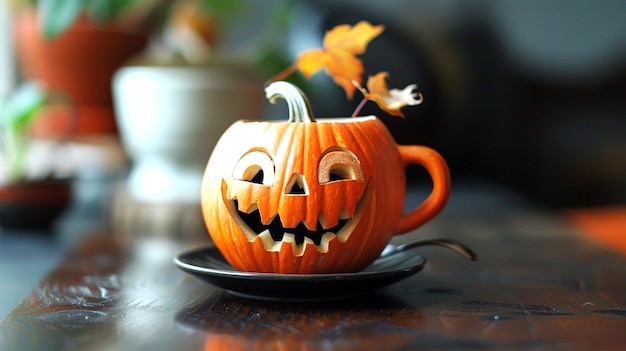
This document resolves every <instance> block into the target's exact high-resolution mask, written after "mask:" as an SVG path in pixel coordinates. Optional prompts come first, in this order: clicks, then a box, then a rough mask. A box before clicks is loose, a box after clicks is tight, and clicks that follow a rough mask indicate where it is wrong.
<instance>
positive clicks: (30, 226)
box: [0, 178, 72, 231]
mask: <svg viewBox="0 0 626 351" xmlns="http://www.w3.org/2000/svg"><path fill="white" fill-rule="evenodd" d="M71 198H72V181H71V179H70V178H53V179H42V180H26V181H21V182H17V183H11V184H4V185H1V186H0V227H1V228H3V229H7V230H33V231H48V230H50V228H51V226H52V224H53V223H54V221H55V220H56V219H57V218H58V217H59V216H60V215H61V214H62V213H63V211H65V209H66V208H67V207H68V205H69V203H70V201H71Z"/></svg>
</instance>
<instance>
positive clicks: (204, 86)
mask: <svg viewBox="0 0 626 351" xmlns="http://www.w3.org/2000/svg"><path fill="white" fill-rule="evenodd" d="M262 84H263V83H262V81H260V80H259V79H258V77H256V76H255V75H254V73H253V71H252V70H251V69H250V68H249V67H248V66H245V65H241V64H233V63H228V64H225V63H215V64H212V65H206V66H166V65H164V66H149V65H145V66H142V65H137V66H132V65H130V66H125V67H123V68H121V69H120V70H119V71H118V72H117V73H116V74H115V76H114V79H113V96H114V102H115V113H116V118H117V123H118V128H119V133H120V137H121V140H122V143H123V145H124V147H125V149H126V151H127V152H128V155H129V157H130V158H131V161H132V167H131V170H130V174H129V177H128V179H127V183H126V186H127V191H128V193H129V195H130V196H132V197H133V198H135V199H137V200H139V201H146V202H150V203H182V204H193V203H199V202H200V184H201V180H202V175H203V172H204V169H205V167H206V164H207V161H208V159H209V156H210V155H211V151H212V150H213V147H214V145H215V143H216V142H217V140H218V139H219V137H220V136H221V135H222V133H223V132H224V131H225V130H226V129H227V128H228V127H229V126H230V125H231V124H232V123H233V122H235V121H236V120H239V119H256V118H258V117H260V115H261V113H262V111H263V109H264V106H265V100H264V99H265V98H264V92H263V86H262Z"/></svg>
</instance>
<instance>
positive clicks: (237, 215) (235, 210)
mask: <svg viewBox="0 0 626 351" xmlns="http://www.w3.org/2000/svg"><path fill="white" fill-rule="evenodd" d="M225 185H226V184H225V183H224V186H225ZM227 193H228V191H227V190H226V188H224V189H223V192H222V196H223V199H224V204H225V205H226V208H227V209H228V212H229V213H230V216H231V218H232V219H233V220H234V221H235V223H236V224H237V226H238V227H239V228H240V229H241V231H242V233H243V234H244V235H245V237H246V238H247V239H248V241H250V242H253V241H255V240H260V241H261V242H262V243H263V247H264V248H265V250H266V251H280V250H281V247H282V245H283V244H285V243H290V244H291V246H292V249H293V254H294V255H295V256H302V255H303V254H304V251H305V250H306V248H307V247H308V246H309V245H307V244H311V245H313V246H314V247H315V249H316V250H317V251H319V252H322V253H323V252H328V245H329V242H330V241H331V240H333V239H335V238H336V239H337V240H339V242H341V243H344V242H346V240H348V238H349V237H350V236H351V234H352V232H353V230H354V228H355V226H356V225H357V224H358V223H359V222H360V220H361V217H362V215H363V212H364V209H365V206H364V204H366V203H368V202H369V198H370V192H369V187H367V186H366V188H365V190H364V192H363V194H362V197H361V199H360V200H358V202H357V204H356V211H355V213H354V215H353V216H352V217H350V215H349V214H348V213H347V211H346V210H345V209H344V210H343V211H342V212H341V214H340V215H339V219H338V222H337V224H335V225H334V226H332V227H328V228H326V227H324V223H325V220H324V218H323V216H322V215H320V217H319V218H318V221H317V225H316V228H315V229H309V228H307V227H306V225H305V224H304V223H303V222H300V223H299V224H298V225H297V226H296V227H294V228H289V227H287V228H285V227H284V226H283V223H282V221H281V219H280V215H279V214H276V215H275V216H274V217H273V218H272V220H271V221H270V222H269V223H263V221H262V220H261V214H260V212H259V209H258V207H257V205H256V204H252V205H251V207H249V208H248V210H247V211H241V210H240V209H239V202H238V200H237V198H236V197H233V198H231V199H230V200H228V199H227V196H226V194H227Z"/></svg>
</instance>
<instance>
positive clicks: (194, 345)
mask: <svg viewBox="0 0 626 351" xmlns="http://www.w3.org/2000/svg"><path fill="white" fill-rule="evenodd" d="M616 230H624V229H621V228H616ZM441 237H446V238H452V239H456V240H460V241H462V242H464V243H465V244H467V245H468V246H470V247H471V248H473V249H474V250H475V251H476V252H477V253H478V255H479V260H478V261H476V262H470V261H467V260H466V259H465V258H463V257H461V256H460V255H457V254H456V253H453V252H451V251H448V250H445V249H442V248H438V247H425V248H420V249H419V250H418V251H419V252H420V253H421V254H422V255H424V256H425V257H426V258H427V263H426V266H425V268H424V269H423V270H422V271H421V272H419V273H417V274H415V275H413V276H411V277H409V278H408V279H406V280H403V281H400V282H398V283H395V284H393V285H391V286H389V287H386V288H383V289H380V290H377V291H375V292H371V293H364V294H362V295H359V296H356V297H351V298H348V299H342V300H334V301H333V300H330V301H315V302H285V301H259V300H253V299H245V298H241V297H236V296H233V295H231V294H229V293H228V292H226V291H224V290H222V289H220V288H217V287H215V286H212V285H210V284H207V283H205V282H202V281H200V280H199V279H197V278H195V277H193V276H190V275H188V274H186V273H184V272H182V271H181V270H179V269H178V268H177V267H176V266H175V265H174V264H173V257H175V256H176V255H178V254H180V253H181V252H183V251H186V250H189V249H192V248H198V247H202V246H205V245H208V243H207V242H204V241H197V242H190V241H180V240H175V239H167V238H150V237H143V238H133V239H129V238H128V237H127V236H124V235H121V234H119V233H117V234H116V233H112V232H107V231H105V232H98V233H93V234H89V235H85V236H84V237H82V238H81V239H80V240H78V241H77V242H76V243H75V244H73V245H71V247H70V249H69V250H68V252H67V254H66V255H64V256H63V257H62V258H61V259H60V260H59V262H58V263H57V264H56V266H55V267H54V268H53V269H52V270H51V271H50V272H49V274H47V275H46V276H45V277H44V279H43V280H42V281H41V282H40V283H39V284H38V285H37V286H36V287H35V288H34V289H33V290H32V291H31V292H30V293H29V294H28V295H27V296H25V297H24V298H23V299H22V300H21V302H20V303H19V304H18V305H17V306H16V307H15V308H14V309H13V310H12V311H11V312H9V313H8V314H7V315H6V316H5V317H4V318H3V319H2V320H1V321H0V350H476V349H480V350H482V349H513V350H517V349H519V350H527V349H532V350H544V349H549V350H590V349H603V350H618V349H626V257H625V256H624V255H622V254H620V253H619V252H617V251H613V250H610V249H607V248H606V247H605V246H600V245H599V244H596V243H595V242H593V241H591V240H589V239H588V238H587V237H586V236H584V235H582V234H581V233H580V232H579V231H578V230H577V229H575V228H574V227H572V226H571V225H570V223H569V222H567V221H566V220H565V219H564V216H560V215H558V214H550V215H546V214H544V213H537V212H532V211H516V212H511V213H500V214H496V215H486V214H483V215H467V216H463V215H455V216H442V217H440V218H437V219H436V220H434V221H433V222H432V223H429V224H428V225H427V226H426V227H424V228H423V229H421V230H418V231H417V232H412V233H409V234H407V235H404V236H402V237H399V238H398V239H397V241H398V242H405V241H410V240H414V239H416V238H420V239H423V238H441ZM329 294H332V291H329Z"/></svg>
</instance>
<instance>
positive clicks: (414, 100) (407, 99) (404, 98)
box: [353, 72, 423, 118]
mask: <svg viewBox="0 0 626 351" xmlns="http://www.w3.org/2000/svg"><path fill="white" fill-rule="evenodd" d="M388 76H389V73H387V72H379V73H377V74H376V75H373V76H369V78H368V79H367V90H366V89H365V88H363V87H362V86H361V85H360V84H359V83H358V82H357V81H354V82H353V84H354V86H355V87H356V88H358V89H359V90H360V91H361V93H363V96H364V97H365V98H366V99H368V100H372V101H374V102H375V103H376V104H378V106H379V107H380V108H381V109H382V110H384V111H385V112H387V113H389V114H390V115H392V116H397V117H402V118H404V114H403V113H402V111H401V110H400V109H401V108H403V107H405V106H415V105H419V104H421V103H422V101H423V100H422V95H421V94H420V93H418V92H415V90H416V89H417V85H416V84H410V85H407V86H406V88H404V89H402V90H399V89H391V90H389V89H388V88H387V82H386V81H385V79H387V77H388ZM368 90H369V91H368Z"/></svg>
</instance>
